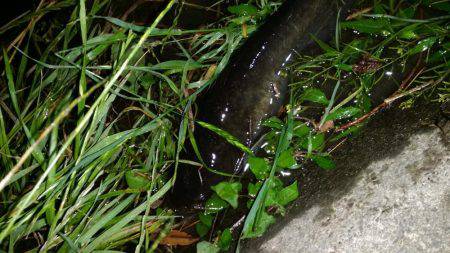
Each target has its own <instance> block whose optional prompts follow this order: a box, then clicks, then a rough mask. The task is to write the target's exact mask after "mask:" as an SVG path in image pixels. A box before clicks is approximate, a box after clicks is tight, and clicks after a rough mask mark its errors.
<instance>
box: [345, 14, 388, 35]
mask: <svg viewBox="0 0 450 253" xmlns="http://www.w3.org/2000/svg"><path fill="white" fill-rule="evenodd" d="M341 27H342V28H343V29H353V30H356V31H358V32H361V33H369V34H374V33H377V34H389V33H390V31H391V28H390V26H389V22H388V21H386V20H385V19H382V18H377V19H363V20H355V21H345V22H342V23H341Z"/></svg>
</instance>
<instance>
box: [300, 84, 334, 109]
mask: <svg viewBox="0 0 450 253" xmlns="http://www.w3.org/2000/svg"><path fill="white" fill-rule="evenodd" d="M301 100H302V101H309V102H314V103H319V104H323V105H328V104H329V101H328V99H327V96H325V93H323V91H321V90H319V89H316V88H308V89H306V90H305V91H304V92H303V94H302V96H301Z"/></svg>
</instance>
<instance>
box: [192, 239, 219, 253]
mask: <svg viewBox="0 0 450 253" xmlns="http://www.w3.org/2000/svg"><path fill="white" fill-rule="evenodd" d="M219 252H220V248H219V247H217V246H216V245H214V244H212V243H210V242H207V241H201V242H199V243H197V253H219Z"/></svg>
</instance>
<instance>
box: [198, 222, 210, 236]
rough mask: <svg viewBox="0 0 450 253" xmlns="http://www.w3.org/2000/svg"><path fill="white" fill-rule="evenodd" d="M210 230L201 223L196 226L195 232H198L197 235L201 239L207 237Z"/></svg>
mask: <svg viewBox="0 0 450 253" xmlns="http://www.w3.org/2000/svg"><path fill="white" fill-rule="evenodd" d="M209 229H210V228H209V227H208V226H206V225H205V224H203V223H201V222H199V223H197V224H195V231H197V234H198V235H199V236H200V237H204V236H205V235H207V234H208V231H209Z"/></svg>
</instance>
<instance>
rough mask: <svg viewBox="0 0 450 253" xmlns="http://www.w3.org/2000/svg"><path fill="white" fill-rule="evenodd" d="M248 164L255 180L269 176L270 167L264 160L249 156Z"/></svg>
mask: <svg viewBox="0 0 450 253" xmlns="http://www.w3.org/2000/svg"><path fill="white" fill-rule="evenodd" d="M248 164H249V166H250V170H251V171H252V173H253V174H254V175H255V177H256V178H257V179H265V178H267V176H268V175H269V171H270V167H269V164H268V163H267V161H266V160H265V159H264V158H259V157H255V156H251V157H249V158H248Z"/></svg>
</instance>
